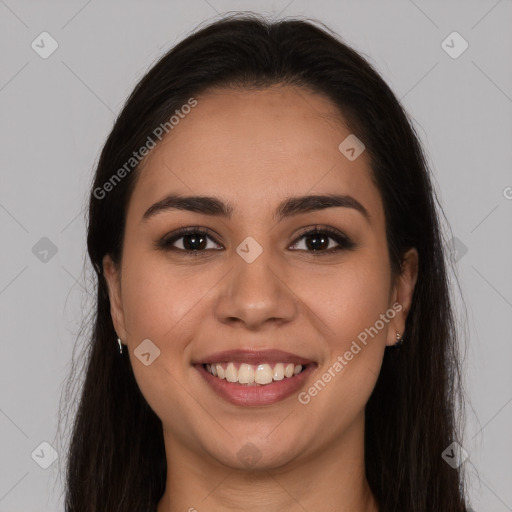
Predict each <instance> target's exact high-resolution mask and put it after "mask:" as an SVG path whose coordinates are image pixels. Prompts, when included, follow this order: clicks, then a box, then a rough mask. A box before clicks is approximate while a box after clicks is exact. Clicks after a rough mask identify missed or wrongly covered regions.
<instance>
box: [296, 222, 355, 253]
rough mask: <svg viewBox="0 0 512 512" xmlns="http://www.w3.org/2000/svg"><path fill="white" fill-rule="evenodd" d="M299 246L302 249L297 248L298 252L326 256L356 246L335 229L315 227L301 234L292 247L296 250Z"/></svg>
mask: <svg viewBox="0 0 512 512" xmlns="http://www.w3.org/2000/svg"><path fill="white" fill-rule="evenodd" d="M333 242H334V243H333ZM299 244H300V245H302V247H298V250H301V251H307V252H318V253H327V254H331V253H333V252H336V251H340V250H342V249H353V248H354V247H355V245H356V244H355V243H354V242H352V241H351V240H350V239H349V238H348V237H347V236H346V235H344V234H343V233H341V231H338V230H337V229H332V228H316V227H315V228H314V229H311V230H309V231H307V232H305V233H303V234H302V235H301V236H300V237H299V238H298V240H297V241H296V242H295V243H294V245H293V246H292V247H295V248H297V247H296V246H298V245H299Z"/></svg>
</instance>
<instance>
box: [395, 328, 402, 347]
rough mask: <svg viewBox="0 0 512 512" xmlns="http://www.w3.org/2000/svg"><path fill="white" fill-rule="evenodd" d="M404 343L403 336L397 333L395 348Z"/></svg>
mask: <svg viewBox="0 0 512 512" xmlns="http://www.w3.org/2000/svg"><path fill="white" fill-rule="evenodd" d="M403 342H404V339H403V338H402V336H401V335H400V333H399V332H398V331H397V332H396V343H395V347H399V346H400V345H401V344H402V343H403Z"/></svg>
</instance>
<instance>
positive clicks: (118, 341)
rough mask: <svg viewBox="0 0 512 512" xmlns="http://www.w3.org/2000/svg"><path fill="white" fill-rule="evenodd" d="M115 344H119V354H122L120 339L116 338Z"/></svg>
mask: <svg viewBox="0 0 512 512" xmlns="http://www.w3.org/2000/svg"><path fill="white" fill-rule="evenodd" d="M117 343H118V344H119V353H120V354H122V353H123V345H122V344H121V338H117Z"/></svg>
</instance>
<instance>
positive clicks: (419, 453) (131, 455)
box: [65, 14, 466, 512]
mask: <svg viewBox="0 0 512 512" xmlns="http://www.w3.org/2000/svg"><path fill="white" fill-rule="evenodd" d="M278 84H283V85H294V86H298V87H302V88H304V90H308V91H312V92H316V93H320V94H322V95H323V96H324V97H326V98H328V99H329V100H330V101H331V102H332V104H333V105H334V106H335V107H337V108H338V109H339V112H340V113H341V114H342V116H343V118H344V119H345V120H346V122H347V124H348V127H349V128H350V131H351V133H354V134H355V135H356V136H357V137H358V138H359V139H360V140H361V141H363V142H364V144H365V146H366V151H367V152H368V155H369V156H370V160H371V174H372V179H373V181H374V183H375V184H376V186H377V188H378V190H379V192H380V195H381V198H382V201H383V206H384V213H385V221H386V238H387V243H388V250H389V255H390V261H391V272H392V274H393V276H395V277H396V276H397V275H398V274H399V272H400V270H401V263H402V257H403V255H404V253H405V252H406V251H407V250H408V249H409V248H411V247H415V248H416V249H417V251H418V254H419V268H418V279H417V282H416V287H415V290H414V294H413V299H412V305H411V309H410V312H409V315H408V318H407V322H406V327H405V332H404V333H403V338H404V343H403V345H402V346H400V347H399V348H395V347H386V349H385V353H384V360H383V364H382V368H381V372H380V375H379V377H378V380H377V383H376V385H375V389H374V391H373V393H372V395H371V397H370V399H369V401H368V403H367V405H366V409H365V416H366V420H365V468H366V476H367V479H368V482H369V484H370V487H371V489H372V491H373V493H374V495H375V498H376V500H377V502H378V504H379V510H380V512H434V511H435V512H440V511H442V512H464V511H466V506H465V500H464V493H465V490H464V486H465V484H464V478H463V475H462V472H461V468H458V469H453V468H452V467H451V466H450V465H448V464H447V463H446V462H445V461H444V460H443V459H442V457H441V454H442V452H443V451H444V450H445V449H446V448H447V447H448V446H449V445H450V444H451V443H452V442H453V441H458V442H460V432H461V430H462V429H461V428H460V424H461V422H462V417H463V409H464V407H463V405H464V404H463V393H462V386H461V379H460V374H461V371H460V367H461V362H460V356H459V349H458V341H457V332H456V329H455V319H454V309H453V299H452V298H451V294H450V287H449V278H448V259H447V257H446V254H445V250H444V244H443V236H442V224H441V220H440V219H441V213H442V209H441V207H440V206H439V202H438V200H437V199H436V193H435V188H434V186H433V180H432V177H431V176H430V171H429V168H428V164H427V159H426V156H425V153H424V151H423V149H422V147H421V144H420V142H419V137H418V135H417V133H416V131H415V129H414V127H413V123H412V121H411V120H410V119H409V117H408V115H407V113H406V112H405V110H404V108H403V107H402V106H401V105H400V103H399V101H398V100H397V98H396V97H395V95H394V94H393V92H392V91H391V90H390V88H389V87H388V85H387V84H386V83H385V82H384V80H383V79H382V78H381V77H380V75H379V74H378V73H377V72H376V71H375V69H374V68H373V67H372V65H371V64H370V63H369V62H368V61H367V60H366V58H364V57H363V56H362V55H360V54H359V53H358V52H356V51H355V50H353V49H352V48H351V47H349V46H348V45H346V44H345V43H344V42H343V41H342V40H341V39H340V37H338V36H337V35H336V34H334V33H332V32H331V31H330V30H329V29H328V28H326V27H325V26H324V25H322V24H320V23H318V22H312V21H309V20H303V19H285V20H277V21H276V20H274V21H269V20H267V19H264V18H262V17H260V16H257V15H253V14H235V15H230V16H225V17H223V18H222V19H220V20H217V21H214V22H209V24H208V25H206V26H203V27H202V28H200V29H198V30H196V31H195V32H194V33H192V34H191V35H189V36H188V37H186V38H185V39H184V40H182V41H181V42H180V43H179V44H177V45H176V46H175V47H173V48H172V49H171V50H170V51H168V52H167V53H166V54H165V55H164V56H163V57H162V58H160V60H158V62H157V63H156V64H155V65H154V66H152V67H151V69H150V70H149V72H148V73H147V74H146V75H145V76H144V77H143V78H142V79H141V80H140V82H139V83H138V85H137V86H136V87H135V89H134V90H133V92H132V93H131V95H130V96H129V98H128V100H127V101H126V103H125V105H124V108H123V109H122V111H121V113H120V114H119V116H118V118H117V119H116V121H115V124H114V126H113V129H112V131H111V133H110V134H109V136H108V138H107V140H106V143H105V145H104V147H103V149H102V151H101V155H100V158H99V161H98V164H97V168H96V173H95V176H94V181H93V184H92V187H91V192H90V199H89V210H88V219H87V220H88V231H87V248H88V254H89V257H90V260H91V262H92V266H93V268H94V272H95V274H96V277H97V282H96V283H95V287H96V290H95V303H94V311H93V312H92V314H91V323H90V333H89V337H88V343H87V345H86V349H85V350H86V352H85V353H84V354H85V356H84V361H85V363H84V366H83V375H82V378H83V384H81V386H79V387H78V386H76V380H75V379H76V378H77V377H78V375H77V373H78V371H77V369H76V368H73V370H72V372H71V375H70V381H72V382H75V385H74V386H70V385H69V384H68V388H67V390H68V393H67V395H66V403H68V402H72V400H73V397H71V396H70V389H71V388H72V387H73V389H75V390H76V391H77V394H78V396H77V398H76V400H77V406H76V414H73V420H72V422H71V428H70V434H69V450H68V453H67V459H66V460H67V462H66V473H65V510H66V512H134V511H137V512H148V511H151V512H155V511H156V505H157V503H158V501H159V500H160V498H161V496H162V494H163V492H164V489H165V482H166V456H165V450H164V440H163V433H162V424H161V421H160V419H159V418H158V417H157V415H156V414H155V413H154V411H153V410H152V409H151V408H150V407H149V405H148V403H147V402H146V400H145V399H144V397H143V396H142V394H141V392H140V390H139V388H138V386H137V382H136V380H135V378H134V374H133V371H132V367H131V364H130V359H129V356H128V355H127V353H126V350H124V351H123V354H122V355H120V354H119V351H118V345H117V342H116V332H115V330H114V326H113V323H112V319H111V315H110V302H109V295H108V292H107V285H106V280H105V276H104V275H103V269H102V260H103V257H104V256H105V255H106V254H110V255H111V257H112V259H113V260H114V263H116V264H118V263H120V261H121V257H122V248H123V234H124V228H125V222H126V211H127V205H128V202H129V200H130V196H131V193H132V191H133V188H134V185H135V183H136V177H137V174H138V172H140V167H141V166H140V165H137V166H135V167H134V169H133V170H132V171H131V172H129V173H125V174H126V175H123V179H122V180H119V182H116V183H115V186H113V187H110V190H109V191H108V193H105V194H102V195H100V194H98V192H97V191H98V189H100V188H102V187H103V186H104V184H105V183H106V182H108V181H109V180H111V178H112V176H113V175H114V174H115V173H116V172H117V171H118V169H120V168H122V167H123V165H125V164H126V162H127V161H129V160H130V158H131V157H132V155H133V153H134V152H135V151H137V150H138V149H139V148H140V147H142V146H143V145H144V144H145V143H146V141H147V140H148V137H149V136H151V134H152V133H153V132H154V130H155V128H156V127H158V126H160V125H161V124H163V123H166V122H167V121H168V120H169V118H170V117H171V116H172V114H173V113H174V112H175V111H176V110H177V109H179V108H180V106H181V105H183V104H185V103H187V101H188V100H189V99H190V98H191V97H194V96H197V95H198V94H200V93H204V92H207V91H208V90H209V89H211V88H214V87H215V88H218V87H222V88H226V91H227V93H228V94H229V89H230V88H261V89H263V88H266V87H269V86H272V85H278ZM177 129H179V128H177ZM170 136H171V137H172V133H171V134H170ZM95 191H96V192H95ZM68 417H69V414H68Z"/></svg>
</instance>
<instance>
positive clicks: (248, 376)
mask: <svg viewBox="0 0 512 512" xmlns="http://www.w3.org/2000/svg"><path fill="white" fill-rule="evenodd" d="M238 382H240V384H250V383H251V382H254V369H253V367H252V366H251V365H250V364H245V363H244V364H241V365H240V368H239V369H238Z"/></svg>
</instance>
